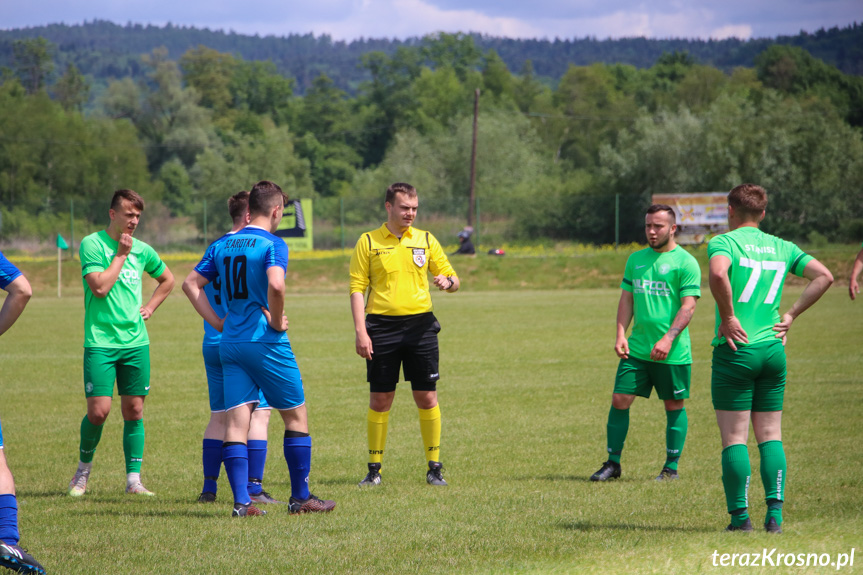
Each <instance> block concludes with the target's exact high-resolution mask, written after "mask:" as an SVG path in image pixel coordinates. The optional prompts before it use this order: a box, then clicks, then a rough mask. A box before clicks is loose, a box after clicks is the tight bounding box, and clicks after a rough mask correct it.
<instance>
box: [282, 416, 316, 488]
mask: <svg viewBox="0 0 863 575" xmlns="http://www.w3.org/2000/svg"><path fill="white" fill-rule="evenodd" d="M285 435H286V437H285V444H284V448H285V461H286V462H287V463H288V472H289V473H290V474H291V497H293V498H294V499H300V500H303V501H305V500H306V499H308V498H309V472H310V471H311V468H312V438H311V437H310V436H309V435H308V434H307V433H304V434H302V435H303V436H302V437H289V436H295V435H300V433H299V432H296V431H285Z"/></svg>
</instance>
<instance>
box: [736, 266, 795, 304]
mask: <svg viewBox="0 0 863 575" xmlns="http://www.w3.org/2000/svg"><path fill="white" fill-rule="evenodd" d="M740 265H741V266H743V267H745V268H751V269H752V275H750V276H749V281H747V282H746V287H745V288H744V289H743V293H742V294H740V298H739V299H738V300H737V301H739V302H742V303H747V302H748V301H749V300H750V298H752V294H753V293H754V292H755V286H757V285H758V279H759V278H760V277H761V270H762V269H765V270H770V271H774V272H776V275H774V276H773V283H772V284H770V290H768V292H767V297H765V298H764V303H773V302H774V301H776V294H777V293H779V286H781V285H782V280H784V279H785V267H786V266H785V262H777V261H771V260H767V261H763V262H760V261H758V260H751V259H749V258H740Z"/></svg>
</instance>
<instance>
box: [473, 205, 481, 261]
mask: <svg viewBox="0 0 863 575" xmlns="http://www.w3.org/2000/svg"><path fill="white" fill-rule="evenodd" d="M479 220H480V218H479V198H476V225H475V226H474V227H473V230H474V231H473V233H474V236H475V237H476V244H475V245H474V247H475V248H476V249H479Z"/></svg>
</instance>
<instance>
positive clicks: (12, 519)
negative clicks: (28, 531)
mask: <svg viewBox="0 0 863 575" xmlns="http://www.w3.org/2000/svg"><path fill="white" fill-rule="evenodd" d="M19 539H21V535H20V534H19V533H18V500H17V499H15V496H14V495H12V494H11V493H7V494H4V495H0V541H3V542H4V543H8V544H9V545H18V540H19Z"/></svg>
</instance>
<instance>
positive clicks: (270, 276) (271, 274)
mask: <svg viewBox="0 0 863 575" xmlns="http://www.w3.org/2000/svg"><path fill="white" fill-rule="evenodd" d="M267 284H268V285H267V307H268V308H269V311H270V316H269V317H268V318H267V322H268V323H269V324H270V327H271V328H273V329H274V330H276V331H288V318H286V317H285V269H284V268H282V267H280V266H270V267H268V268H267Z"/></svg>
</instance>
